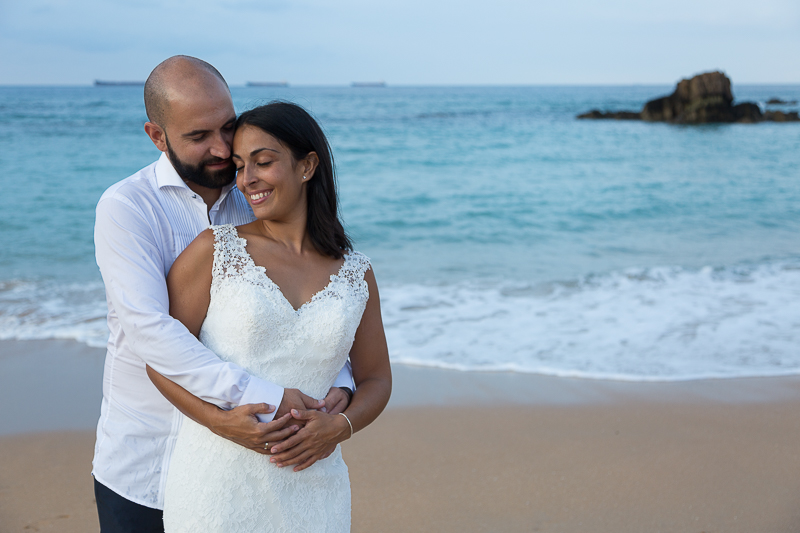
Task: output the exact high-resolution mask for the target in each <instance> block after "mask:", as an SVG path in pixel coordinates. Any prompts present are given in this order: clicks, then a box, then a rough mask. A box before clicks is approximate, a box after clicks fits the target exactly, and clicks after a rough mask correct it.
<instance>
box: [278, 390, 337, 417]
mask: <svg viewBox="0 0 800 533" xmlns="http://www.w3.org/2000/svg"><path fill="white" fill-rule="evenodd" d="M323 407H325V400H315V399H314V398H312V397H311V396H308V395H306V394H303V393H302V392H300V391H299V390H298V389H283V399H282V400H281V404H280V405H279V406H278V411H277V412H276V413H275V418H278V417H283V416H284V415H286V414H289V413H290V412H291V410H292V409H296V410H298V411H306V410H309V409H315V410H316V409H322V408H323ZM267 412H271V411H267ZM304 424H305V422H304V421H301V423H300V424H299V425H304Z"/></svg>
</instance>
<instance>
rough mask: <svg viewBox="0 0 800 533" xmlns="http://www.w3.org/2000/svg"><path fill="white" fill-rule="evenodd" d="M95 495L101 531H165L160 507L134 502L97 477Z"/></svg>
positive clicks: (120, 532)
mask: <svg viewBox="0 0 800 533" xmlns="http://www.w3.org/2000/svg"><path fill="white" fill-rule="evenodd" d="M94 497H95V500H97V515H98V516H99V517H100V532H101V533H164V521H163V520H162V518H161V517H162V514H163V513H162V511H161V510H160V509H151V508H150V507H145V506H144V505H139V504H138V503H133V502H132V501H130V500H128V499H125V498H123V497H122V496H120V495H119V494H117V493H116V492H114V491H113V490H111V489H109V488H108V487H106V486H105V485H103V484H102V483H99V482H98V481H97V480H96V479H95V480H94Z"/></svg>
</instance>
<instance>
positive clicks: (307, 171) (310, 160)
mask: <svg viewBox="0 0 800 533" xmlns="http://www.w3.org/2000/svg"><path fill="white" fill-rule="evenodd" d="M317 166H319V157H317V152H309V153H308V155H307V156H305V158H303V160H302V161H300V167H301V168H302V169H303V178H304V179H303V181H308V180H310V179H311V178H313V177H314V172H316V170H317Z"/></svg>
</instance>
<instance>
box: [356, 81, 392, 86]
mask: <svg viewBox="0 0 800 533" xmlns="http://www.w3.org/2000/svg"><path fill="white" fill-rule="evenodd" d="M351 87H386V82H385V81H354V82H353V83H352V84H351Z"/></svg>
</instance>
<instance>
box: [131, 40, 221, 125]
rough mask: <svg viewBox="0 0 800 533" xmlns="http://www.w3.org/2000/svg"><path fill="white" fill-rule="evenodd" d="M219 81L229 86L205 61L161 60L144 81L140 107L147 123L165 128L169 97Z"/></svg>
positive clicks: (187, 57) (182, 57)
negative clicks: (144, 113)
mask: <svg viewBox="0 0 800 533" xmlns="http://www.w3.org/2000/svg"><path fill="white" fill-rule="evenodd" d="M209 82H210V83H220V82H221V83H222V84H223V85H224V86H225V89H226V90H227V91H228V94H230V89H229V88H228V84H227V82H226V81H225V78H223V77H222V74H220V73H219V71H218V70H217V69H215V68H214V67H213V66H212V65H210V64H209V63H206V62H205V61H203V60H202V59H197V58H196V57H191V56H172V57H170V58H169V59H166V60H164V61H162V62H161V63H160V64H159V65H158V66H157V67H156V68H154V69H153V72H151V73H150V76H148V77H147V81H146V82H145V84H144V107H145V110H146V112H147V118H148V119H149V120H150V122H153V123H154V124H158V125H159V126H161V127H162V128H163V127H166V121H167V115H168V112H169V103H170V100H171V99H173V98H176V97H179V95H180V94H181V92H186V91H192V90H198V89H199V88H202V87H203V86H204V85H206V84H208V83H209Z"/></svg>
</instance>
